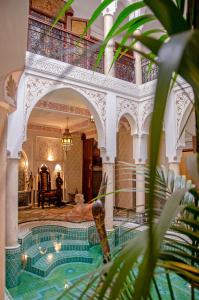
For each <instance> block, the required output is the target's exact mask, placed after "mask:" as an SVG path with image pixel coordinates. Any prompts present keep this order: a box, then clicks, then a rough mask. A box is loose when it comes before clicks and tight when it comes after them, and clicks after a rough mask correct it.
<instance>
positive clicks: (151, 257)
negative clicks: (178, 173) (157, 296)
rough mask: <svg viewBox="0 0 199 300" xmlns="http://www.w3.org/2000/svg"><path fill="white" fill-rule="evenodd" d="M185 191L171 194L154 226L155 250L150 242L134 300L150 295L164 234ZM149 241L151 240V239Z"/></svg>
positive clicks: (140, 269) (141, 267) (176, 211)
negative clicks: (150, 246)
mask: <svg viewBox="0 0 199 300" xmlns="http://www.w3.org/2000/svg"><path fill="white" fill-rule="evenodd" d="M184 192H185V191H184V190H180V191H177V192H176V193H174V194H172V195H171V197H170V198H169V199H168V200H167V202H166V204H165V207H164V210H163V212H162V214H161V217H160V220H159V223H158V224H157V225H154V226H153V227H152V235H153V240H152V241H153V245H152V247H153V249H152V250H153V251H152V254H151V249H150V248H149V245H150V243H149V244H148V246H147V250H146V252H145V254H144V258H143V261H142V263H141V265H140V268H139V273H138V277H137V279H136V281H135V295H134V300H138V299H142V298H144V299H147V297H148V295H149V291H150V284H151V280H152V278H153V274H154V269H155V266H156V263H157V260H158V256H159V253H160V249H161V244H162V242H163V239H164V235H165V233H166V231H167V230H168V227H169V225H170V223H171V222H172V220H173V219H174V217H175V216H176V214H177V213H178V211H179V203H180V202H181V200H182V198H183V196H184ZM149 242H151V241H150V240H149ZM149 266H150V269H149ZM146 270H147V272H146ZM143 282H144V283H145V287H144V289H143V286H142V283H143Z"/></svg>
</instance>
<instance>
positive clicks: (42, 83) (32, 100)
mask: <svg viewBox="0 0 199 300" xmlns="http://www.w3.org/2000/svg"><path fill="white" fill-rule="evenodd" d="M57 88H72V89H74V90H76V91H78V92H79V93H81V94H82V95H84V96H85V98H86V99H88V101H89V102H90V103H91V104H92V105H93V106H94V107H95V109H96V111H97V113H98V116H99V118H100V119H102V121H103V125H104V126H105V122H106V111H105V110H106V94H105V93H102V92H98V91H95V90H91V89H88V88H83V87H81V86H77V85H74V84H69V83H65V82H59V81H56V80H53V79H48V78H42V77H39V76H33V75H27V77H26V87H25V107H24V130H23V138H24V139H25V134H26V126H27V122H28V118H29V115H30V113H31V111H32V109H33V107H34V106H35V105H36V103H37V101H38V100H39V99H41V98H42V97H43V96H44V95H45V94H47V93H49V92H51V91H52V90H56V89H57Z"/></svg>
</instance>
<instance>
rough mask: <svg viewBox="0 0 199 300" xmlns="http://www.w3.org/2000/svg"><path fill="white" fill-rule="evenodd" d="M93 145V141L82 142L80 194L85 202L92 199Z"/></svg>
mask: <svg viewBox="0 0 199 300" xmlns="http://www.w3.org/2000/svg"><path fill="white" fill-rule="evenodd" d="M93 143H94V139H87V140H86V139H85V140H83V178H82V192H83V195H84V199H85V202H88V201H90V200H91V199H92V197H93Z"/></svg>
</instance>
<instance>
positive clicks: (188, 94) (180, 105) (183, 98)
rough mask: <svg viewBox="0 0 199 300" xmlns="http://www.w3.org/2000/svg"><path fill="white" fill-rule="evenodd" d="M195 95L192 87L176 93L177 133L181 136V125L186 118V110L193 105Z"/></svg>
mask: <svg viewBox="0 0 199 300" xmlns="http://www.w3.org/2000/svg"><path fill="white" fill-rule="evenodd" d="M193 99H194V94H193V90H192V88H191V87H187V88H186V89H184V90H179V91H178V92H177V93H176V97H175V100H176V101H175V104H176V115H177V117H176V122H177V132H178V135H179V134H180V132H179V131H180V125H181V122H182V119H183V117H185V113H186V110H187V108H188V106H189V105H190V104H191V103H193Z"/></svg>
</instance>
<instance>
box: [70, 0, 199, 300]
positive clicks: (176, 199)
mask: <svg viewBox="0 0 199 300" xmlns="http://www.w3.org/2000/svg"><path fill="white" fill-rule="evenodd" d="M111 2H112V1H111V0H104V1H103V2H102V3H101V4H100V5H99V7H98V8H97V9H96V11H95V12H94V13H93V15H92V16H91V19H90V21H89V23H88V28H89V27H90V26H91V25H92V24H93V23H94V21H95V20H96V18H97V17H98V16H99V15H100V14H101V12H102V11H103V10H104V8H105V7H107V6H108V5H109V4H110V3H111ZM196 3H197V1H188V13H187V14H186V16H184V15H185V14H184V9H185V1H182V0H176V1H173V0H167V1H165V0H144V1H139V2H137V3H134V4H131V5H129V6H127V7H125V8H124V10H123V11H122V12H121V13H120V14H119V16H118V17H117V19H116V20H115V23H114V25H113V27H112V28H111V30H110V32H109V33H108V34H107V37H106V38H105V40H104V42H103V43H102V45H101V48H100V52H99V56H98V59H97V63H98V62H99V61H100V59H101V58H102V55H103V52H104V49H105V47H106V45H107V43H108V42H109V40H110V39H112V38H113V37H116V36H119V35H121V33H122V34H123V37H122V40H121V43H120V47H119V50H118V51H117V52H116V57H118V56H119V55H120V52H119V51H120V50H122V49H123V48H124V47H125V46H126V48H127V49H129V48H132V49H133V50H135V51H138V52H139V53H140V54H142V55H143V56H144V57H148V58H149V59H151V60H152V61H153V63H154V62H155V63H157V64H158V66H159V75H158V80H157V86H156V93H155V101H154V111H153V115H152V120H151V128H150V161H149V166H150V171H149V172H148V173H147V174H146V175H147V176H148V180H149V203H148V214H149V227H148V230H146V231H145V232H142V233H140V234H138V235H137V236H136V237H135V238H134V239H133V240H132V241H130V242H129V243H128V244H127V245H126V247H125V248H124V249H123V250H122V251H121V252H120V253H119V254H118V256H117V257H116V258H115V259H114V260H113V262H111V263H110V264H108V265H107V266H105V267H104V268H102V269H101V270H99V271H98V272H96V273H95V274H92V275H91V276H90V277H89V276H88V278H86V281H85V279H83V280H81V281H80V283H78V284H79V285H78V288H79V291H80V293H81V295H82V296H80V298H79V299H147V298H151V296H150V286H151V283H152V282H153V283H154V285H155V287H156V291H157V294H159V291H158V284H157V283H156V280H155V277H154V273H155V268H156V267H157V266H161V267H163V268H164V269H165V270H166V271H168V272H169V271H171V270H172V271H174V272H176V273H177V274H178V275H179V276H181V277H183V278H185V279H186V280H187V281H188V282H190V284H191V286H192V299H194V288H195V287H197V288H198V287H199V279H198V278H199V276H198V275H199V271H198V245H199V235H198V222H199V208H198V191H197V190H191V192H192V194H193V196H194V199H195V201H194V203H192V204H189V205H183V204H180V203H181V202H182V200H183V199H184V194H185V192H187V190H182V189H179V190H177V191H176V192H174V193H172V191H171V195H170V197H168V199H167V201H165V206H164V209H163V211H162V214H161V216H160V219H159V223H158V224H156V223H155V203H154V199H155V196H156V194H157V171H156V165H157V160H158V154H159V147H160V137H161V131H162V126H163V119H164V114H165V108H166V104H167V99H168V97H169V93H170V90H171V88H172V87H173V84H174V82H173V78H175V79H176V77H177V75H180V76H182V78H184V79H185V80H186V81H187V82H188V83H189V84H190V85H191V86H192V88H193V91H194V95H195V99H194V106H195V114H196V136H197V150H198V151H199V59H198V53H199V44H198V40H199V31H198V30H196V29H194V27H196V26H195V24H196V20H197V19H198V16H197V15H196V11H195V7H196V5H197V4H196ZM144 5H147V7H148V8H150V10H151V11H152V13H153V15H149V14H148V15H144V16H140V17H138V18H135V19H133V20H130V21H129V19H128V17H129V15H130V14H131V13H132V12H135V11H136V10H137V9H140V8H142V7H143V6H144ZM154 16H155V17H156V18H157V19H158V21H159V22H160V23H161V24H162V27H163V38H155V37H152V36H151V34H153V31H152V32H150V31H148V32H143V33H141V34H140V35H135V30H136V29H138V28H139V27H141V26H142V25H144V24H147V23H150V22H152V21H153V20H154ZM154 33H155V29H154ZM164 36H165V37H164ZM129 38H131V39H132V42H131V43H130V44H129ZM165 40H166V42H165ZM137 41H139V42H141V43H142V44H143V45H144V46H145V47H146V48H147V49H148V50H149V51H150V53H149V52H144V51H140V50H137V49H136V47H135V46H136V42H137ZM115 59H116V58H115ZM197 163H198V169H199V159H198V161H197ZM160 181H161V180H160V177H159V182H160ZM171 190H172V189H171ZM165 192H166V193H167V194H166V195H168V194H169V191H168V189H167V190H166V191H165ZM161 195H162V196H164V185H163V184H161ZM179 213H180V214H179ZM178 214H179V215H180V218H179V220H178V222H177V223H176V222H175V220H176V218H177V216H178ZM169 229H170V230H171V231H169V232H168V230H169ZM174 241H175V243H174ZM133 268H134V269H137V272H136V274H135V273H132V270H133ZM166 277H167V282H168V289H169V291H170V295H171V299H174V294H173V290H172V283H171V280H170V277H169V273H167V276H166ZM83 283H86V288H85V284H83ZM76 286H77V284H76ZM73 288H74V287H71V288H70V289H69V290H68V294H67V295H69V296H70V297H72V296H71V295H73V294H72V293H73ZM159 298H160V296H159Z"/></svg>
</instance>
